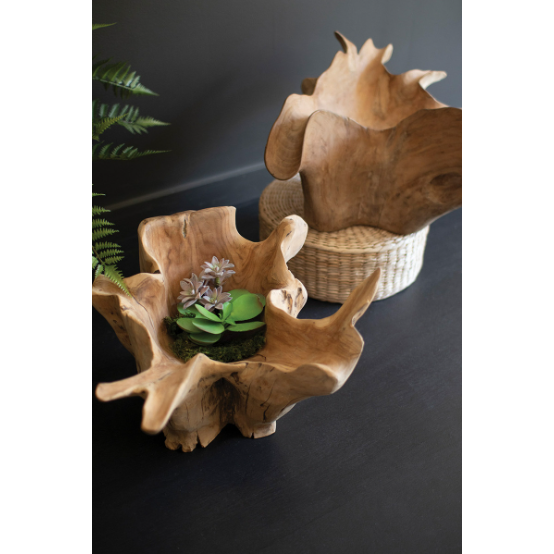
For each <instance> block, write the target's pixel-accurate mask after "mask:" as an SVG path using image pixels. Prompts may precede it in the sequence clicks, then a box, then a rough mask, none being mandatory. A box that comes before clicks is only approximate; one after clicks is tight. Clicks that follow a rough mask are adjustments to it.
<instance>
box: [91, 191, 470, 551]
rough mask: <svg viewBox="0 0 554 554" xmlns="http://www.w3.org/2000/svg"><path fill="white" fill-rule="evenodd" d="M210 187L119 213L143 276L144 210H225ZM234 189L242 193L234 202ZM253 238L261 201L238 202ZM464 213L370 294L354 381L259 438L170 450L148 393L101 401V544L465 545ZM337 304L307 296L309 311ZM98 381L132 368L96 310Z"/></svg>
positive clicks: (97, 433)
mask: <svg viewBox="0 0 554 554" xmlns="http://www.w3.org/2000/svg"><path fill="white" fill-rule="evenodd" d="M222 195H223V198H225V190H224V189H222V190H219V189H215V188H213V187H212V188H208V187H203V188H202V189H196V190H190V191H187V192H186V193H182V194H181V195H175V196H173V197H168V198H165V199H160V200H157V201H155V202H152V203H149V204H148V205H141V206H137V207H132V208H128V209H126V210H120V211H117V212H114V213H113V214H111V215H113V217H112V220H113V221H115V222H116V223H117V225H118V226H119V228H120V230H121V232H120V236H119V239H120V242H121V244H123V245H124V247H125V250H126V253H127V257H126V260H124V263H123V264H122V269H123V270H124V271H125V273H126V274H127V275H131V274H132V273H135V272H137V271H138V252H137V240H136V228H137V226H138V223H139V222H140V221H141V219H143V218H145V217H150V216H153V215H162V214H169V213H173V212H177V211H182V210H186V209H201V208H205V207H209V206H215V205H221V204H223V203H225V202H229V200H227V199H225V201H222ZM235 197H236V196H235ZM237 208H238V211H237V226H238V229H239V231H240V232H241V234H243V236H245V237H247V238H249V239H251V240H257V238H258V217H257V202H256V201H249V202H246V203H244V204H238V205H237ZM461 222H462V218H461V211H460V210H458V211H457V212H454V213H451V214H449V215H447V216H445V217H444V218H442V219H440V220H439V221H437V222H435V223H434V224H433V225H432V227H431V232H430V235H429V240H428V246H427V250H426V254H425V264H424V267H423V270H422V272H421V274H420V276H419V278H418V280H417V281H416V283H415V284H414V285H412V286H411V287H410V288H409V289H407V290H405V291H404V292H402V293H400V294H398V295H396V296H394V297H392V298H389V299H387V300H383V301H379V302H375V303H374V304H372V305H371V306H370V308H369V310H368V311H367V312H366V314H365V315H364V316H363V317H362V318H361V320H360V321H359V322H358V324H357V328H358V329H359V331H360V332H361V333H362V335H363V336H364V339H365V342H366V346H365V349H364V352H363V354H362V357H361V359H360V362H359V364H358V366H357V368H356V369H355V370H354V373H353V374H352V376H351V377H350V379H349V381H348V382H347V383H346V384H345V386H344V387H343V388H342V389H341V390H340V391H338V392H337V393H336V394H334V395H332V396H328V397H321V398H313V399H309V400H306V401H304V402H302V403H300V404H299V405H297V406H296V407H295V408H294V409H293V410H292V411H291V412H290V413H289V414H288V415H286V416H284V417H283V418H282V419H280V420H279V421H278V422H277V432H276V433H275V434H274V435H272V436H271V437H267V438H264V439H259V440H249V439H245V438H243V437H242V436H241V435H240V434H239V432H238V431H237V430H236V429H235V428H233V427H227V428H226V429H224V431H223V432H222V433H221V435H220V436H219V437H218V438H216V439H215V440H214V442H213V443H211V444H210V445H209V446H208V447H207V448H206V449H202V448H198V449H197V450H195V451H194V452H192V453H188V454H185V453H181V452H172V451H170V450H167V449H166V448H165V446H164V438H163V435H161V434H160V435H156V436H149V435H146V434H144V433H142V432H141V431H140V420H141V410H142V400H141V399H140V398H130V399H124V400H119V401H116V402H113V403H108V404H102V403H100V402H98V401H96V400H94V401H93V455H94V459H93V464H94V465H93V467H94V507H93V513H94V541H95V542H94V544H95V551H96V552H99V553H103V554H111V553H119V554H125V553H127V552H129V553H131V552H132V553H135V554H142V553H148V554H150V553H159V554H163V553H166V552H167V553H169V552H186V553H189V554H196V553H206V554H217V553H235V552H236V553H244V554H249V553H262V554H280V553H290V554H297V553H298V554H308V553H313V554H326V553H333V554H335V553H376V554H396V553H398V554H419V553H421V554H432V553H437V554H449V553H458V552H461V380H462V373H461V281H462V273H461V270H462V254H461V246H462V243H461V229H462V224H461ZM337 308H338V305H336V304H327V303H324V302H319V301H316V300H309V301H308V304H307V305H306V307H305V308H304V309H303V311H302V313H301V317H309V318H321V317H325V316H327V315H329V314H331V313H333V312H334V311H336V310H337ZM93 348H94V363H93V368H94V369H93V386H96V384H97V383H98V382H100V381H114V380H117V379H121V378H124V377H127V376H130V375H132V374H133V373H134V372H135V364H134V361H133V359H132V357H131V356H130V354H128V353H127V351H126V350H125V349H124V348H123V347H122V346H121V345H120V344H119V343H118V341H117V339H116V337H115V334H114V333H113V332H112V330H111V329H110V327H109V326H108V324H107V323H106V322H105V321H104V320H103V319H102V317H101V316H99V315H98V314H97V313H96V312H95V313H94V315H93Z"/></svg>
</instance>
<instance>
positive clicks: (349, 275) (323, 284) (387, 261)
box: [259, 175, 429, 304]
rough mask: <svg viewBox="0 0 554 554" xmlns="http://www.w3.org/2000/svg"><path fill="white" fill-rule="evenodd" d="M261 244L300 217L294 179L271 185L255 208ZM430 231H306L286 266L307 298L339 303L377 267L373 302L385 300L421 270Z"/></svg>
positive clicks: (298, 191) (299, 188) (299, 191)
mask: <svg viewBox="0 0 554 554" xmlns="http://www.w3.org/2000/svg"><path fill="white" fill-rule="evenodd" d="M259 212H260V240H264V239H266V238H267V237H268V236H269V235H270V233H271V232H272V231H273V229H275V228H276V227H277V225H279V223H280V222H281V221H282V219H283V218H284V217H287V216H289V215H294V214H296V215H299V216H300V217H304V196H303V194H302V184H301V182H300V177H299V176H298V175H297V176H296V177H293V178H292V179H290V180H288V181H273V182H272V183H271V184H270V185H268V186H267V187H266V188H265V190H264V191H263V193H262V196H261V198H260V205H259ZM428 233H429V227H425V228H424V229H421V231H417V232H416V233H412V234H411V235H395V234H393V233H390V232H388V231H385V230H383V229H377V228H375V227H365V226H355V227H349V228H348V229H342V230H340V231H336V232H333V233H322V232H319V231H316V230H314V229H310V230H309V231H308V237H307V239H306V242H305V244H304V246H303V248H302V250H300V252H299V253H298V254H297V255H296V256H295V257H294V258H292V259H291V260H289V262H288V264H287V265H288V267H289V269H290V270H291V271H292V273H294V275H295V277H297V278H298V279H300V281H302V283H304V285H305V287H306V289H307V291H308V294H309V296H310V297H311V298H316V299H318V300H324V301H326V302H340V303H341V304H342V303H343V302H344V301H345V300H346V299H347V298H348V295H349V294H350V292H351V291H352V290H353V289H354V288H355V287H356V286H357V285H358V284H359V283H360V282H361V281H363V280H364V279H365V278H366V277H367V276H368V275H370V274H371V273H373V271H375V270H376V269H377V268H378V267H380V268H381V272H382V273H381V281H380V283H379V288H378V289H377V294H376V296H375V300H382V299H383V298H388V297H389V296H392V295H393V294H396V293H397V292H400V291H401V290H403V289H405V288H406V287H408V286H409V285H411V284H412V283H413V282H414V281H415V279H416V277H417V275H418V273H419V272H420V270H421V266H422V265H423V253H424V251H425V243H426V242H427V234H428Z"/></svg>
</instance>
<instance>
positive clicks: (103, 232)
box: [92, 229, 118, 242]
mask: <svg viewBox="0 0 554 554" xmlns="http://www.w3.org/2000/svg"><path fill="white" fill-rule="evenodd" d="M115 233H118V230H117V229H98V230H96V231H93V233H92V242H96V241H97V240H99V239H103V238H106V237H109V236H110V235H113V234H115Z"/></svg>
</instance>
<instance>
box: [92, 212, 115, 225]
mask: <svg viewBox="0 0 554 554" xmlns="http://www.w3.org/2000/svg"><path fill="white" fill-rule="evenodd" d="M108 211H109V210H108ZM104 225H107V226H110V225H113V223H112V222H111V221H108V220H107V219H93V220H92V228H93V229H97V228H98V227H103V226H104Z"/></svg>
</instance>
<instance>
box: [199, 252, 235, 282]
mask: <svg viewBox="0 0 554 554" xmlns="http://www.w3.org/2000/svg"><path fill="white" fill-rule="evenodd" d="M231 267H235V265H234V264H231V263H229V260H225V259H224V258H221V261H220V260H218V259H217V258H216V257H215V256H214V257H213V258H212V261H211V263H210V262H204V263H203V264H202V268H203V271H202V273H201V274H200V277H201V278H202V279H205V280H206V281H213V282H214V285H215V286H216V287H218V286H220V285H223V283H224V282H225V281H226V280H227V279H228V278H229V277H231V275H234V274H235V272H234V271H233V270H232V269H230V268H231Z"/></svg>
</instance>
